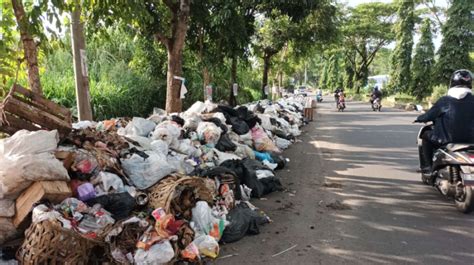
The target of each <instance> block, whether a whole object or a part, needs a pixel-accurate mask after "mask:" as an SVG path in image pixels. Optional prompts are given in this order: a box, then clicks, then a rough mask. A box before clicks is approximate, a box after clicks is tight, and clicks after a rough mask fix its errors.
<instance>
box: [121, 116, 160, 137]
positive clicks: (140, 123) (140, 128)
mask: <svg viewBox="0 0 474 265" xmlns="http://www.w3.org/2000/svg"><path fill="white" fill-rule="evenodd" d="M155 126H156V123H154V122H153V121H150V120H146V119H144V118H140V117H133V119H132V121H131V122H129V123H128V124H127V126H126V127H125V130H124V134H125V135H136V136H144V137H146V136H148V134H150V132H152V131H153V129H155Z"/></svg>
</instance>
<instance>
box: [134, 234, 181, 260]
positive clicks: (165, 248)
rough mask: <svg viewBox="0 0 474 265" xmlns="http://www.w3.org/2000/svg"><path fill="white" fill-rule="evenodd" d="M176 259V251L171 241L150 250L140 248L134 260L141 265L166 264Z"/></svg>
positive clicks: (159, 243) (162, 242)
mask: <svg viewBox="0 0 474 265" xmlns="http://www.w3.org/2000/svg"><path fill="white" fill-rule="evenodd" d="M173 258H174V250H173V247H172V246H171V243H170V241H169V240H163V241H161V242H158V243H156V244H154V245H153V246H151V247H150V249H148V250H144V249H141V248H139V249H138V250H137V252H135V256H134V260H135V263H136V264H140V265H159V264H166V263H168V262H170V261H171V260H172V259H173Z"/></svg>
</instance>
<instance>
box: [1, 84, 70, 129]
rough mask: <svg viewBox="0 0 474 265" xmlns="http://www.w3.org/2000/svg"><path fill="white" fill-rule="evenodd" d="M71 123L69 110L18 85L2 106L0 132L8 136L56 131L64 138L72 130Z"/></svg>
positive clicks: (13, 88)
mask: <svg viewBox="0 0 474 265" xmlns="http://www.w3.org/2000/svg"><path fill="white" fill-rule="evenodd" d="M71 122H72V115H71V111H70V110H69V109H67V108H64V107H62V106H60V105H58V104H56V103H54V102H52V101H50V100H48V99H46V98H44V97H43V96H42V95H40V94H37V93H35V92H33V91H30V90H28V89H26V88H23V87H21V86H20V85H17V84H15V85H14V86H13V87H12V89H11V90H10V92H9V93H8V95H7V96H6V97H5V99H4V100H3V102H2V103H1V104H0V131H2V132H5V133H7V134H13V133H15V132H16V131H19V130H22V129H26V130H30V131H34V130H40V129H45V130H54V129H56V130H58V131H59V134H60V136H61V137H63V136H65V135H67V134H68V133H69V132H70V131H71V130H72V124H71Z"/></svg>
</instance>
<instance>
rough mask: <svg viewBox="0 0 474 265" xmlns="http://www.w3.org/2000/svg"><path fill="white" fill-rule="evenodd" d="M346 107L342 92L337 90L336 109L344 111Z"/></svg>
mask: <svg viewBox="0 0 474 265" xmlns="http://www.w3.org/2000/svg"><path fill="white" fill-rule="evenodd" d="M345 108H346V100H345V98H344V94H343V93H342V92H339V98H338V100H337V111H344V109H345Z"/></svg>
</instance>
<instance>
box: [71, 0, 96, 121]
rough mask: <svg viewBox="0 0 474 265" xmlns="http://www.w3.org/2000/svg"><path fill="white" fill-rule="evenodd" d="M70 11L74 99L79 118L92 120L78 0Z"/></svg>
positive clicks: (82, 24) (82, 26)
mask: <svg viewBox="0 0 474 265" xmlns="http://www.w3.org/2000/svg"><path fill="white" fill-rule="evenodd" d="M74 2H75V5H74V10H73V11H72V13H71V40H72V54H73V59H74V75H75V79H76V101H77V111H78V115H79V120H80V121H84V120H92V108H91V103H90V94H89V78H88V73H87V57H86V42H85V40H84V23H82V22H81V4H80V0H75V1H74Z"/></svg>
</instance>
